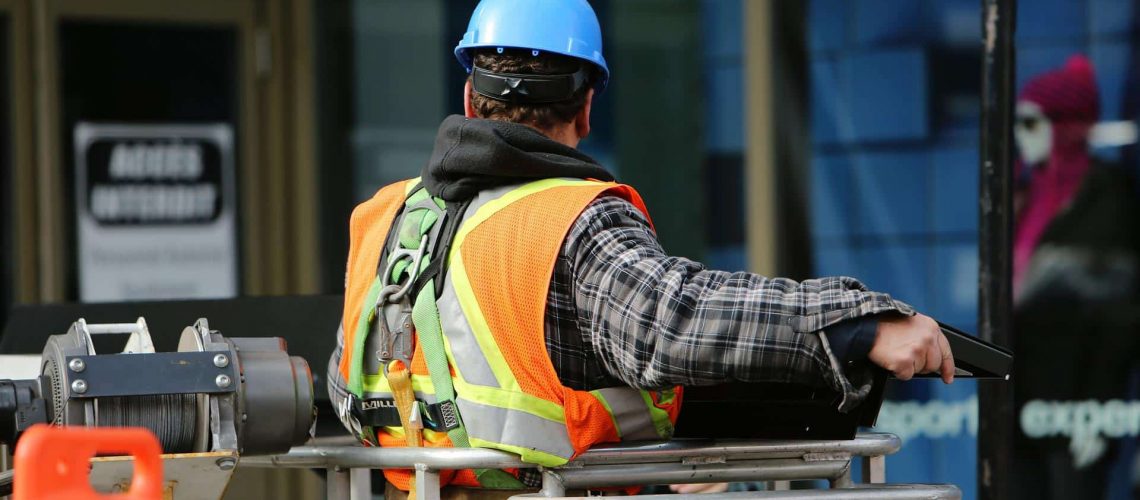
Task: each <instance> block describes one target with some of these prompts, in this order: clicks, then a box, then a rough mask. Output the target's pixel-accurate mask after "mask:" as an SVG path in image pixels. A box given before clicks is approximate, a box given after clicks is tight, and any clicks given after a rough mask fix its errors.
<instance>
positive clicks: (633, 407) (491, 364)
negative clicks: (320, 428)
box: [339, 179, 681, 490]
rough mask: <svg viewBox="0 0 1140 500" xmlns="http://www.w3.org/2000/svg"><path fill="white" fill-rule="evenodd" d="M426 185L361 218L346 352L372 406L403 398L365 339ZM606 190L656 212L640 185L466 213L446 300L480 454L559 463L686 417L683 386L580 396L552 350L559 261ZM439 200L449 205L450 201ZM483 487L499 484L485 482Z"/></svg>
mask: <svg viewBox="0 0 1140 500" xmlns="http://www.w3.org/2000/svg"><path fill="white" fill-rule="evenodd" d="M417 186H419V182H418V180H417V179H412V180H409V181H404V182H399V183H395V184H392V185H389V186H386V187H384V188H382V189H381V190H380V191H379V192H377V193H376V195H375V196H373V197H372V199H370V200H368V201H366V202H364V203H363V204H361V205H360V206H358V207H357V208H356V209H355V210H354V211H353V214H352V219H351V228H350V230H351V243H350V245H351V246H350V249H349V258H348V274H347V277H346V279H347V282H346V290H345V304H344V319H343V321H344V346H345V349H344V355H343V356H342V358H341V362H340V365H339V370H340V373H341V376H342V377H343V379H344V380H346V381H348V389H349V392H350V393H351V394H352V395H353V397H356V398H360V399H362V400H364V401H368V400H378V399H384V398H391V397H392V390H391V388H389V386H388V383H387V381H386V380H385V377H384V376H383V375H382V374H379V373H365V370H364V369H363V368H362V366H363V364H364V363H363V361H364V356H365V353H364V352H363V351H364V349H363V346H364V343H365V339H364V337H367V336H368V334H369V325H370V322H371V321H375V318H374V316H375V315H374V314H373V311H374V301H376V300H377V299H376V297H377V295H378V288H379V287H378V279H379V278H377V269H378V265H379V264H381V262H380V258H381V255H382V250H383V249H384V247H385V244H386V241H387V240H388V239H389V231H390V230H393V227H392V226H393V223H394V221H395V220H396V218H397V215H398V214H399V213H400V211H401V208H402V207H404V206H405V204H406V203H405V202H406V201H407V202H408V203H407V206H409V207H412V204H411V201H412V197H417V198H418V199H419V201H420V202H421V203H422V202H423V201H424V200H425V199H427V198H428V195H427V193H426V190H423V189H422V188H421V189H416V187H417ZM603 194H607V195H613V196H619V197H621V198H624V199H625V200H627V201H629V202H631V203H633V204H634V205H635V206H636V207H637V208H638V209H639V210H641V211H642V212H643V213H645V212H647V211H646V208H645V205H644V203H643V202H642V200H641V197H640V195H638V193H637V192H636V191H634V189H633V188H631V187H629V186H625V185H621V184H615V183H610V182H599V181H587V180H570V179H544V180H540V181H534V182H531V183H528V184H523V185H520V186H511V187H504V188H498V189H492V190H488V191H484V192H482V193H480V194H479V195H478V196H477V197H476V198H475V199H474V200H473V201H472V202H471V205H470V206H469V207H468V209H467V210H466V214H465V215H464V217H463V219H462V222H461V223H460V225H459V228H458V230H457V231H456V233H455V237H454V240H453V241H452V244H451V246H450V249H449V252H448V256H447V258H448V259H449V261H448V264H449V265H448V268H447V273H446V277H445V279H444V280H443V284H442V285H440V286H441V287H442V290H441V291H440V292H439V293H438V297H439V298H438V299H437V300H436V301H435V302H436V306H437V307H438V311H439V313H438V317H439V324H440V326H441V329H442V332H443V336H444V337H445V340H446V342H445V343H444V344H443V345H444V346H445V350H446V351H447V352H446V355H447V363H448V369H449V371H450V375H451V380H452V382H453V384H454V392H455V405H456V406H457V407H458V411H459V414H460V416H461V417H462V421H463V425H464V426H465V431H466V433H467V434H468V435H469V439H470V445H471V446H475V447H483V448H493V449H499V450H504V451H509V452H512V453H516V454H519V455H520V457H521V458H522V459H523V460H524V461H527V462H530V463H535V464H538V465H543V466H558V465H562V464H565V463H566V462H567V461H569V460H571V459H573V458H574V457H576V456H577V455H579V454H581V453H582V452H584V451H586V450H587V449H589V448H590V447H591V446H594V445H596V444H598V443H606V442H617V441H621V440H646V439H651V440H662V439H668V438H669V437H671V435H672V432H673V424H674V423H675V422H676V419H677V415H678V413H679V412H680V403H681V388H680V387H676V388H673V389H670V390H666V391H660V392H651V391H639V390H635V389H631V388H628V387H615V388H607V389H601V390H594V391H578V390H573V389H570V388H567V387H564V386H563V385H562V384H561V383H560V382H559V378H558V374H557V373H555V371H554V367H553V364H552V363H551V361H550V358H549V356H548V354H547V351H546V340H545V331H544V319H545V314H546V303H547V296H548V291H549V287H550V280H551V275H552V274H553V271H554V264H555V261H556V259H557V257H558V254H559V251H560V249H561V247H562V244H563V240H564V239H565V237H566V234H567V232H568V231H569V229H570V227H571V225H572V224H573V223H574V221H575V220H576V219H577V218H578V216H579V215H580V214H581V213H582V211H583V210H584V209H585V208H586V206H587V205H589V204H590V202H592V201H593V200H594V199H595V198H597V197H598V196H600V195H603ZM435 202H436V203H437V204H438V205H440V206H442V205H443V202H442V200H438V199H435ZM408 210H411V208H409V209H408ZM647 217H648V215H647ZM417 224H418V223H417ZM404 225H407V224H406V222H405V223H404ZM385 267H386V266H385ZM385 267H381V269H384V268H385ZM436 281H439V280H438V279H437V280H436ZM417 308H418V306H417ZM381 321H383V319H381ZM419 321H420V319H417V323H416V330H417V332H416V335H415V337H416V342H415V349H414V355H413V356H412V359H411V367H410V371H411V382H412V384H411V385H412V387H413V388H414V389H415V396H416V398H417V399H418V400H419V401H421V402H423V403H434V402H435V390H434V387H433V384H432V382H431V380H432V379H431V377H430V373H429V370H428V366H429V363H428V362H426V360H425V353H424V348H423V347H424V341H423V340H422V338H421V337H422V335H423V334H424V333H423V331H422V327H421V324H420V322H419ZM429 355H430V353H429ZM437 380H438V379H437ZM373 432H374V433H375V440H376V442H375V443H371V444H379V445H380V446H406V440H405V435H404V430H403V428H401V427H398V426H388V427H380V428H375V429H366V432H365V436H366V439H368V437H367V436H368V435H369V434H371V433H373ZM422 432H423V437H424V445H425V446H433V447H439V446H452V445H453V444H452V440H451V439H449V438H448V434H446V433H445V432H437V431H432V430H430V429H424V430H423V431H422ZM509 472H513V471H509ZM384 473H385V476H386V477H387V478H388V480H389V481H391V482H392V483H393V484H394V485H395V486H396V487H398V488H400V489H403V490H408V489H409V487H410V484H411V482H412V476H413V474H412V471H410V470H385V471H384ZM440 480H441V485H446V484H449V483H450V484H456V485H462V486H480V485H481V483H480V481H479V479H478V478H477V476H476V474H475V473H474V472H473V471H443V473H441V477H440ZM482 486H492V485H489V484H486V482H485V481H484V482H483V484H482Z"/></svg>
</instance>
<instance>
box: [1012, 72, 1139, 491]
mask: <svg viewBox="0 0 1140 500" xmlns="http://www.w3.org/2000/svg"><path fill="white" fill-rule="evenodd" d="M1099 115H1100V98H1099V95H1098V91H1097V84H1096V76H1095V74H1094V71H1093V68H1092V65H1091V64H1090V63H1089V61H1088V60H1087V59H1086V58H1084V57H1083V56H1074V57H1072V58H1070V59H1069V61H1068V62H1066V63H1065V65H1064V66H1062V67H1061V68H1059V69H1056V70H1054V71H1050V72H1047V73H1045V74H1042V75H1039V76H1037V77H1035V78H1033V79H1032V80H1030V81H1029V82H1028V83H1027V84H1026V85H1025V88H1024V89H1023V90H1022V92H1021V95H1020V96H1019V98H1018V103H1017V120H1016V124H1015V129H1014V137H1015V139H1016V140H1017V146H1018V149H1019V152H1020V157H1021V158H1020V161H1019V162H1018V169H1019V173H1018V176H1019V178H1020V179H1021V180H1022V185H1021V186H1020V189H1019V192H1018V193H1017V194H1018V196H1017V207H1016V226H1015V231H1014V248H1013V264H1014V275H1013V276H1014V278H1013V279H1014V328H1015V332H1016V335H1015V336H1014V352H1017V353H1018V363H1017V365H1016V366H1015V367H1014V384H1015V386H1014V394H1015V399H1016V404H1017V411H1018V424H1019V432H1018V433H1017V434H1016V437H1015V441H1014V443H1015V446H1014V464H1015V465H1014V484H1015V487H1014V488H1013V490H1014V491H1015V492H1016V493H1015V495H1016V498H1034V499H1049V498H1057V499H1060V498H1103V497H1104V495H1105V492H1106V486H1107V475H1108V470H1109V468H1110V467H1111V464H1112V462H1113V459H1114V457H1115V456H1116V454H1117V453H1116V451H1117V446H1116V443H1115V441H1114V438H1118V437H1120V435H1119V433H1118V432H1116V431H1117V429H1114V428H1111V426H1108V425H1104V422H1110V421H1112V419H1113V418H1115V417H1112V415H1111V413H1112V411H1113V408H1115V406H1113V405H1114V404H1117V403H1109V402H1110V401H1112V400H1121V399H1126V396H1127V395H1128V373H1129V369H1130V368H1131V366H1132V363H1133V360H1134V359H1137V354H1140V224H1138V223H1140V219H1138V218H1137V214H1140V203H1138V201H1137V196H1136V184H1135V182H1134V181H1133V177H1132V175H1131V172H1129V171H1127V170H1125V169H1123V168H1121V167H1119V166H1116V165H1110V164H1107V163H1104V162H1101V161H1099V160H1097V159H1095V158H1093V156H1092V155H1091V154H1090V152H1089V136H1090V131H1091V130H1093V127H1094V125H1095V124H1096V122H1097V119H1098V117H1099ZM1118 403H1119V402H1118Z"/></svg>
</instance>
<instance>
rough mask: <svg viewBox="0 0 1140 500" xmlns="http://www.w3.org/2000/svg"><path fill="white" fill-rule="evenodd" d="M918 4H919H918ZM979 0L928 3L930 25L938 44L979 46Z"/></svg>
mask: <svg viewBox="0 0 1140 500" xmlns="http://www.w3.org/2000/svg"><path fill="white" fill-rule="evenodd" d="M916 3H917V2H916ZM978 5H979V3H978V2H977V0H937V1H932V2H929V3H927V8H928V9H930V13H929V14H928V19H929V21H928V23H930V25H931V26H930V29H931V31H933V32H934V33H936V34H937V35H938V36H937V39H938V43H943V44H948V45H955V46H959V45H970V46H977V44H978V40H981V38H982V27H981V23H980V22H979V21H978V16H979V15H980V14H979V13H978V12H979V11H978Z"/></svg>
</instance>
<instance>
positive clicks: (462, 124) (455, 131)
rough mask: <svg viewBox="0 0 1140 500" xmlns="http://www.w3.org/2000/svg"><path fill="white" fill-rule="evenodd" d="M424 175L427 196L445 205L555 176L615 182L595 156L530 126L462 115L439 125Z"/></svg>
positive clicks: (452, 117) (454, 116)
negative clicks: (486, 191)
mask: <svg viewBox="0 0 1140 500" xmlns="http://www.w3.org/2000/svg"><path fill="white" fill-rule="evenodd" d="M421 176H422V180H423V183H424V187H425V188H427V190H428V192H429V193H431V194H432V195H433V196H438V197H440V198H443V199H444V200H445V201H465V200H469V199H471V198H474V197H475V195H476V194H478V193H479V191H483V190H485V189H491V188H495V187H499V186H505V185H511V184H520V183H524V182H527V181H532V180H538V179H547V178H551V177H571V178H579V179H597V180H600V181H612V180H614V177H613V175H611V174H610V173H609V172H608V171H606V169H605V168H603V167H602V166H601V165H599V164H598V163H597V162H596V161H594V160H593V158H590V157H589V156H586V155H585V154H583V153H582V152H580V151H578V150H577V149H574V148H572V147H570V146H567V145H565V144H562V143H559V142H556V141H554V140H551V139H550V138H548V137H546V136H545V135H542V133H540V132H539V131H537V130H535V129H533V128H531V127H528V126H526V125H522V124H518V123H510V122H501V121H496V120H484V119H481V118H466V117H463V116H459V115H451V116H449V117H447V118H446V119H445V120H443V123H442V124H440V126H439V132H438V133H437V134H436V136H435V147H434V148H433V149H432V152H431V159H430V160H429V161H428V164H427V166H425V167H424V170H423V173H422V174H421Z"/></svg>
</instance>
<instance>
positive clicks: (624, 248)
mask: <svg viewBox="0 0 1140 500" xmlns="http://www.w3.org/2000/svg"><path fill="white" fill-rule="evenodd" d="M891 311H895V312H899V313H902V314H908V315H909V314H913V313H914V311H913V309H911V307H910V306H908V305H907V304H904V303H902V302H899V301H896V300H894V299H892V298H891V297H890V296H889V295H887V294H883V293H876V292H871V291H868V290H867V288H866V287H865V286H864V285H863V284H862V283H860V282H859V281H857V280H855V279H853V278H847V277H830V278H821V279H813V280H805V281H801V282H795V281H792V280H788V279H779V278H765V277H763V276H760V275H757V274H753V273H747V272H736V273H729V272H723V271H712V270H707V269H705V268H704V266H702V265H701V264H699V263H697V262H693V261H691V260H688V259H685V258H681V257H671V256H669V255H667V254H665V252H664V251H663V250H662V249H661V246H660V245H659V244H658V242H657V237H656V235H655V234H654V232H653V229H652V228H651V227H650V225H649V221H648V220H647V219H646V218H645V216H644V215H642V214H641V212H640V211H638V210H637V209H636V208H635V207H634V206H633V205H632V204H630V203H629V202H627V201H625V200H622V199H620V198H617V197H613V196H603V197H601V198H599V199H597V200H595V201H594V202H593V203H591V204H590V205H589V206H588V207H587V208H586V210H584V211H583V212H582V215H581V216H579V217H578V219H577V221H576V222H575V224H574V225H573V227H571V229H570V232H569V234H568V235H567V237H566V240H565V243H564V244H563V247H562V251H561V252H560V254H559V256H558V259H557V261H556V264H555V268H554V273H553V277H552V279H551V286H550V291H549V295H548V298H547V309H546V326H545V328H546V332H545V333H546V347H547V352H548V353H549V355H550V359H551V361H552V362H553V365H554V368H555V371H556V372H557V373H558V375H559V378H560V380H561V382H562V384H563V385H565V386H567V387H570V388H573V389H579V390H594V389H600V388H604V387H614V386H630V387H635V388H641V389H659V388H664V387H669V386H672V385H709V384H717V383H722V382H725V381H744V382H758V381H776V382H780V381H783V382H795V383H800V384H808V385H816V386H821V387H829V388H831V389H833V390H835V391H837V392H839V393H840V394H843V395H844V397H843V398H842V401H841V403H840V409H841V410H846V409H848V408H851V407H853V406H854V405H856V404H858V403H859V402H860V401H862V399H863V398H864V397H865V396H866V394H867V392H868V391H869V390H870V385H871V384H870V382H871V374H870V372H869V371H868V370H850V371H848V370H845V369H844V367H843V366H841V365H840V362H839V360H838V359H837V358H836V357H835V355H834V354H833V353H832V352H831V350H830V348H829V346H828V342H827V337H826V336H825V335H824V334H823V332H824V330H825V329H827V328H829V327H832V326H833V325H836V324H837V323H839V322H842V321H844V320H848V319H854V318H860V317H864V316H868V315H872V314H877V313H883V312H891ZM342 350H343V333H338V335H337V347H336V351H335V352H334V353H333V357H332V359H331V360H330V362H329V371H328V374H329V378H328V385H329V394H330V395H332V396H333V401H334V403H336V404H340V402H342V401H344V400H345V399H346V394H347V393H346V391H345V384H344V381H343V380H341V377H340V373H339V371H338V370H337V366H338V364H339V361H340V355H341V352H342ZM342 413H343V412H342ZM346 425H349V424H348V422H346Z"/></svg>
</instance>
